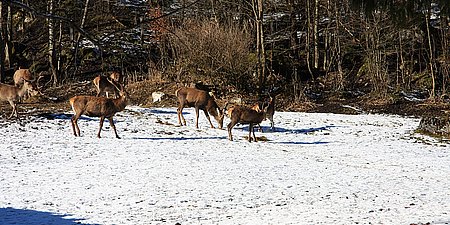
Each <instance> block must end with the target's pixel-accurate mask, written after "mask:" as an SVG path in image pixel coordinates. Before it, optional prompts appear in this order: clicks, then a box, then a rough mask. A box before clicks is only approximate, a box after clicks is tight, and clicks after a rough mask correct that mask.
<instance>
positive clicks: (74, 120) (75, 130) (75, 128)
mask: <svg viewBox="0 0 450 225" xmlns="http://www.w3.org/2000/svg"><path fill="white" fill-rule="evenodd" d="M80 116H81V115H80V114H75V115H73V116H72V119H71V120H70V121H71V122H72V129H73V134H74V135H75V137H77V136H78V137H79V136H80V127H78V123H77V122H78V118H80Z"/></svg>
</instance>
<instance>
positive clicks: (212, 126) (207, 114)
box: [197, 109, 214, 128]
mask: <svg viewBox="0 0 450 225" xmlns="http://www.w3.org/2000/svg"><path fill="white" fill-rule="evenodd" d="M203 112H204V113H205V116H206V119H208V121H209V124H210V125H211V128H214V125H213V124H212V123H211V118H210V116H209V113H208V111H206V109H204V110H203ZM197 117H198V116H197Z"/></svg>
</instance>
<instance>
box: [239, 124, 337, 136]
mask: <svg viewBox="0 0 450 225" xmlns="http://www.w3.org/2000/svg"><path fill="white" fill-rule="evenodd" d="M333 127H337V126H335V125H327V126H322V127H312V128H305V129H286V128H282V127H274V130H271V128H270V126H261V129H262V131H263V132H262V133H290V134H309V133H314V132H317V131H324V130H329V129H330V128H333ZM258 128H259V127H254V129H255V131H259V129H258ZM238 129H242V130H245V131H249V126H242V127H238Z"/></svg>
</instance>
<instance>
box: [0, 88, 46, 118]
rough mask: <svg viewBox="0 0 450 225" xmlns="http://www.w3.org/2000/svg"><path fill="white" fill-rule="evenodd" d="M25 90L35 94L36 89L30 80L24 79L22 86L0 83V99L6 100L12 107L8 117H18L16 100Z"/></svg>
mask: <svg viewBox="0 0 450 225" xmlns="http://www.w3.org/2000/svg"><path fill="white" fill-rule="evenodd" d="M27 92H32V94H36V92H37V91H36V90H35V89H34V88H33V86H32V85H31V82H30V81H28V80H24V82H23V85H22V87H20V88H19V87H16V86H14V85H8V84H0V100H1V101H7V102H9V104H10V105H11V107H12V112H11V115H10V116H9V117H8V119H11V117H12V116H13V115H15V116H16V117H19V116H18V114H17V107H16V106H17V102H18V101H19V99H20V98H22V97H23V96H24V95H25V94H26V93H27Z"/></svg>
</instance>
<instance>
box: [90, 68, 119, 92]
mask: <svg viewBox="0 0 450 225" xmlns="http://www.w3.org/2000/svg"><path fill="white" fill-rule="evenodd" d="M119 81H120V74H119V73H118V72H112V73H111V74H110V75H109V76H108V77H105V76H102V75H99V76H97V77H95V78H94V80H92V83H94V86H95V89H96V90H97V97H99V96H100V94H101V93H103V92H104V93H105V94H106V97H107V98H109V93H112V94H113V95H114V97H117V96H118V93H119V92H118V89H117V86H119V85H120V82H119Z"/></svg>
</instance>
